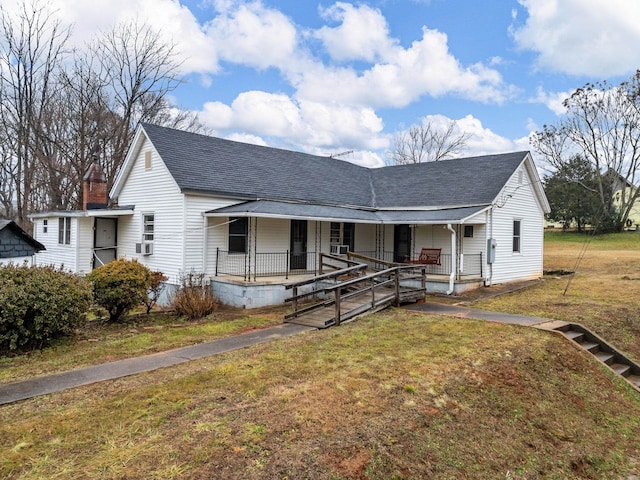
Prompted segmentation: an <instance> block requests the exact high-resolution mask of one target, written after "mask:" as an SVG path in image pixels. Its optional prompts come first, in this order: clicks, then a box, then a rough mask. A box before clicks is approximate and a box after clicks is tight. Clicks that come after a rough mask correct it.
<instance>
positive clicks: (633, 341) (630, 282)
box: [474, 232, 640, 361]
mask: <svg viewBox="0 0 640 480" xmlns="http://www.w3.org/2000/svg"><path fill="white" fill-rule="evenodd" d="M588 240H589V239H588V238H585V237H584V236H581V235H576V234H557V233H556V234H551V235H547V239H546V242H545V255H544V267H545V270H570V271H574V270H575V271H576V273H575V275H574V276H573V278H572V277H570V276H545V279H544V281H543V282H542V283H541V284H540V285H538V286H536V287H534V288H531V289H526V290H523V291H519V292H515V293H512V294H507V295H502V296H499V297H494V298H491V299H488V300H482V301H479V302H476V303H474V306H475V307H477V308H484V309H487V310H498V311H506V312H512V313H523V314H527V315H534V316H541V317H549V318H553V319H558V320H564V321H568V322H577V323H582V324H583V325H585V326H586V327H588V328H590V329H592V330H593V331H595V332H596V333H597V334H599V335H601V336H602V337H603V338H605V339H606V340H608V341H610V342H611V343H613V344H614V345H616V346H617V347H619V348H620V349H622V350H623V351H625V352H627V353H628V354H629V355H630V356H631V357H632V358H633V359H635V360H636V361H640V341H638V339H639V338H640V308H638V307H639V301H640V233H637V232H627V233H624V234H619V235H613V236H603V237H596V238H594V239H591V240H590V241H589V243H588V245H587V249H586V253H585V255H584V258H583V259H582V261H581V262H580V263H579V264H578V265H577V267H578V268H577V269H576V260H577V259H578V257H579V255H580V252H581V251H582V249H583V248H584V246H585V241H588ZM568 282H570V284H569V283H568ZM567 286H568V289H567ZM565 289H566V294H565Z"/></svg>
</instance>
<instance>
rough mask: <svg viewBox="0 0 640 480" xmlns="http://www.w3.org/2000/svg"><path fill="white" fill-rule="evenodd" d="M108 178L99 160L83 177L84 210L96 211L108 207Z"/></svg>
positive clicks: (94, 160)
mask: <svg viewBox="0 0 640 480" xmlns="http://www.w3.org/2000/svg"><path fill="white" fill-rule="evenodd" d="M107 200H108V198H107V178H106V177H105V175H104V172H103V171H102V167H101V166H100V162H99V161H98V159H97V158H94V159H93V162H92V163H91V166H90V167H89V170H87V173H85V174H84V177H82V209H83V210H95V209H98V208H106V207H107Z"/></svg>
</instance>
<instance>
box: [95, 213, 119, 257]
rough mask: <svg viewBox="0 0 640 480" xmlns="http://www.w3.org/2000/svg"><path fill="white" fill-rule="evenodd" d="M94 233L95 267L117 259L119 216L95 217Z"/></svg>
mask: <svg viewBox="0 0 640 480" xmlns="http://www.w3.org/2000/svg"><path fill="white" fill-rule="evenodd" d="M94 225H95V230H94V235H93V268H97V267H99V266H100V265H104V264H105V263H109V262H110V261H111V260H115V259H116V254H117V250H118V247H117V226H118V219H117V218H97V217H96V219H95V224H94Z"/></svg>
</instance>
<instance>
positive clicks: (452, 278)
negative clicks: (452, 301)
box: [446, 223, 458, 295]
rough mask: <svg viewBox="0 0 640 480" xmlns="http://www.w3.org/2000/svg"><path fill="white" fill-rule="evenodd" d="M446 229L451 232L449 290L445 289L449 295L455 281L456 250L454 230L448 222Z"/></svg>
mask: <svg viewBox="0 0 640 480" xmlns="http://www.w3.org/2000/svg"><path fill="white" fill-rule="evenodd" d="M447 230H449V231H450V232H451V273H450V274H449V290H447V292H446V293H447V295H451V294H452V293H453V291H454V286H455V281H456V270H457V263H458V262H457V261H456V260H457V258H456V257H457V252H456V244H457V242H456V231H455V230H454V229H453V227H452V226H451V224H450V223H447Z"/></svg>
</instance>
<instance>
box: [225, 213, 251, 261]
mask: <svg viewBox="0 0 640 480" xmlns="http://www.w3.org/2000/svg"><path fill="white" fill-rule="evenodd" d="M248 237H249V219H248V218H247V217H230V218H229V253H247V245H248V243H249V242H248V241H247V240H248Z"/></svg>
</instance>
